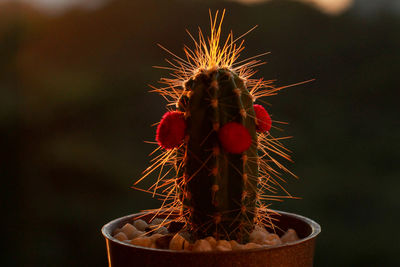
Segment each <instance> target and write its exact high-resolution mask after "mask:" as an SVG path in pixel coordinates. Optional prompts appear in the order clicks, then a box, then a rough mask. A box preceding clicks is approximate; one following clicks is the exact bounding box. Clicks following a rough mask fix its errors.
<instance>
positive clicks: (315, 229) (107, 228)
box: [101, 210, 321, 254]
mask: <svg viewBox="0 0 400 267" xmlns="http://www.w3.org/2000/svg"><path fill="white" fill-rule="evenodd" d="M273 211H275V212H277V213H278V214H279V215H286V216H289V217H293V218H296V219H298V220H301V221H303V222H305V223H306V224H308V225H309V226H310V228H311V233H310V235H308V236H307V237H305V238H302V239H299V240H297V241H294V242H289V243H286V244H282V245H277V246H273V247H266V246H265V247H261V248H253V249H245V250H231V251H214V250H213V251H185V250H170V249H158V248H148V247H141V246H136V245H132V244H130V243H125V242H122V241H119V240H118V239H116V238H114V237H113V236H112V235H111V230H112V229H111V228H112V227H113V226H114V225H115V224H117V223H118V222H120V221H125V220H129V219H132V218H133V217H136V216H140V215H144V214H148V213H149V212H139V213H133V214H130V215H126V216H123V217H119V218H117V219H114V220H112V221H110V222H108V223H107V224H105V225H104V226H103V227H102V228H101V233H102V234H103V236H104V238H106V239H108V240H109V241H112V242H115V243H118V244H121V245H123V246H127V247H133V248H135V249H142V250H151V251H155V252H159V253H172V254H181V253H185V254H187V253H195V254H202V253H208V254H225V253H248V252H256V251H261V250H275V249H280V248H283V247H290V246H295V245H298V244H300V243H303V242H306V241H308V240H311V239H314V238H316V236H317V235H319V234H320V233H321V226H320V225H319V224H318V223H317V222H315V221H314V220H311V219H310V218H307V217H304V216H302V215H298V214H296V213H291V212H286V211H280V210H273Z"/></svg>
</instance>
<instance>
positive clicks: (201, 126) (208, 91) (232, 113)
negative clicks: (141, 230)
mask: <svg viewBox="0 0 400 267" xmlns="http://www.w3.org/2000/svg"><path fill="white" fill-rule="evenodd" d="M224 14H225V11H224V13H223V14H222V18H221V20H220V22H219V25H218V27H217V17H218V12H217V13H216V15H215V17H214V18H213V17H212V16H211V14H210V19H211V36H210V37H209V38H208V39H207V41H206V39H205V38H204V37H203V34H202V32H201V31H200V32H199V40H198V41H196V40H195V39H194V38H193V36H192V35H190V36H191V37H192V39H193V40H194V42H195V50H190V49H189V48H188V47H185V49H184V50H185V54H186V59H182V58H181V57H178V56H176V55H174V54H172V53H171V52H170V51H169V50H167V49H165V48H164V47H162V46H161V47H162V48H163V49H164V50H166V51H167V52H168V53H170V54H172V55H173V56H174V58H175V59H174V61H168V62H169V63H170V64H171V66H172V67H171V68H169V69H172V70H173V78H163V79H162V80H161V82H162V83H164V84H166V85H167V86H166V87H161V88H156V87H154V90H153V91H155V92H158V93H160V94H161V95H162V96H163V97H164V98H165V99H167V100H168V101H169V102H170V105H176V110H171V111H169V112H167V113H166V114H165V115H164V117H163V119H162V120H161V122H160V124H159V125H158V128H157V136H156V140H157V142H158V144H159V146H160V147H162V148H161V149H160V148H157V149H156V150H157V151H161V154H159V155H157V156H156V157H155V159H154V162H153V164H152V165H151V166H150V167H149V168H148V169H146V171H145V172H144V175H143V177H142V178H141V179H139V180H138V181H137V182H136V183H135V185H136V184H137V183H139V182H140V181H142V180H143V179H144V178H145V177H147V176H148V175H149V174H150V173H152V172H153V171H155V170H156V169H158V168H159V169H160V172H159V176H158V180H157V182H156V183H155V184H154V185H153V186H152V187H150V188H149V190H148V191H149V192H153V195H157V196H160V197H162V198H164V201H163V205H162V207H161V208H160V209H158V210H157V211H156V215H158V214H161V213H162V214H164V215H166V217H169V216H170V215H171V214H174V215H178V216H177V217H175V218H174V220H175V221H181V222H184V223H185V224H186V227H185V229H187V230H188V231H189V232H190V233H191V235H192V238H193V239H199V238H205V237H207V236H214V237H215V238H216V239H226V240H232V239H234V240H237V241H238V242H241V243H245V242H247V241H248V239H249V233H250V232H251V231H252V229H253V228H254V225H255V224H261V225H264V226H268V227H271V228H273V221H272V220H273V219H272V218H271V216H270V214H271V213H273V211H271V210H269V209H268V207H269V204H265V203H263V200H277V199H279V196H277V195H274V194H276V193H277V192H278V191H279V190H280V189H281V190H283V191H284V192H285V194H287V195H288V196H289V197H290V194H289V193H287V192H286V191H285V190H284V188H283V187H282V186H281V181H282V178H281V177H280V172H279V171H278V170H277V169H276V167H277V168H278V169H280V170H284V171H286V172H289V171H288V170H287V169H286V168H285V167H284V166H283V165H281V164H280V163H279V162H278V161H276V160H275V159H274V158H273V157H272V155H273V154H276V155H279V156H281V157H283V158H286V159H288V160H290V157H289V155H288V154H287V152H286V151H285V150H286V149H285V148H284V147H283V146H282V145H281V143H280V142H279V139H278V138H274V137H272V135H271V134H270V133H269V130H270V128H271V118H270V116H269V115H268V113H267V111H266V110H265V109H264V108H263V107H262V106H261V105H257V104H254V105H253V102H254V101H256V100H257V99H259V98H260V97H264V96H269V95H274V94H276V92H277V91H278V90H280V89H282V88H275V87H273V86H272V84H271V83H272V82H271V81H264V80H262V79H259V80H256V79H251V78H250V77H251V76H252V75H253V74H254V71H253V70H252V68H253V67H255V66H257V65H259V64H260V61H259V60H257V59H254V58H253V59H250V60H247V61H243V64H242V65H240V66H237V67H234V62H235V61H236V60H237V58H238V57H239V53H240V52H241V51H242V49H243V41H242V42H241V43H239V44H238V43H237V42H238V39H236V40H234V39H233V35H232V33H231V34H229V35H228V38H227V41H226V42H225V43H224V45H223V46H220V44H219V40H220V34H221V23H222V20H223V17H224ZM189 34H190V33H189ZM258 154H260V155H258ZM167 166H170V168H167ZM173 169H174V170H175V174H173V175H172V177H171V173H172V172H171V170H173ZM165 224H167V222H165Z"/></svg>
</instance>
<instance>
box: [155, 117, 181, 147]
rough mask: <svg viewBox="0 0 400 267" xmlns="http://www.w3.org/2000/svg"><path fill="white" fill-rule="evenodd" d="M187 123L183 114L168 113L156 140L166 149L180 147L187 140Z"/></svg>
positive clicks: (159, 126)
mask: <svg viewBox="0 0 400 267" xmlns="http://www.w3.org/2000/svg"><path fill="white" fill-rule="evenodd" d="M185 130H186V122H185V118H184V115H183V112H179V111H168V112H166V113H165V114H164V116H163V117H162V119H161V122H160V124H159V125H158V127H157V134H156V140H157V142H158V144H159V145H160V146H161V147H163V148H165V149H172V148H175V147H179V146H180V145H181V144H182V142H183V139H184V138H185Z"/></svg>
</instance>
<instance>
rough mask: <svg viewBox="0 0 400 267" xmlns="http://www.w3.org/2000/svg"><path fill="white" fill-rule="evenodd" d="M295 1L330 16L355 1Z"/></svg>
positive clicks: (251, 0)
mask: <svg viewBox="0 0 400 267" xmlns="http://www.w3.org/2000/svg"><path fill="white" fill-rule="evenodd" d="M234 1H237V2H241V3H244V4H256V3H262V2H267V1H269V0H234ZM295 1H300V2H304V3H309V4H311V5H314V6H316V7H317V8H319V9H321V10H322V11H324V12H326V13H329V14H339V13H341V12H343V11H345V10H346V9H348V8H349V7H350V6H351V5H352V3H353V1H354V0H295Z"/></svg>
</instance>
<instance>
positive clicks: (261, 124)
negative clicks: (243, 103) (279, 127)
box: [253, 104, 272, 133]
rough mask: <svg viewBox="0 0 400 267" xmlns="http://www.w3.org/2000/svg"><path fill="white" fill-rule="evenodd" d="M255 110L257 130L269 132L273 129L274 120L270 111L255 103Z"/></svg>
mask: <svg viewBox="0 0 400 267" xmlns="http://www.w3.org/2000/svg"><path fill="white" fill-rule="evenodd" d="M253 107H254V111H255V112H256V118H257V120H256V125H257V127H256V130H257V132H259V133H262V132H268V131H269V130H270V129H271V126H272V120H271V117H270V116H269V114H268V112H267V111H266V110H265V108H264V107H263V106H261V105H257V104H255V105H253Z"/></svg>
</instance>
